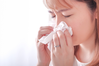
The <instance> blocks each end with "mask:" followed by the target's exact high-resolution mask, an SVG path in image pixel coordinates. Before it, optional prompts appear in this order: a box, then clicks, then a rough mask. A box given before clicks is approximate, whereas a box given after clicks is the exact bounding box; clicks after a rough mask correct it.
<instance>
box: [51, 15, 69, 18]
mask: <svg viewBox="0 0 99 66" xmlns="http://www.w3.org/2000/svg"><path fill="white" fill-rule="evenodd" d="M70 16H71V15H68V16H64V17H66V18H68V17H70ZM55 17H56V16H52V17H51V18H55Z"/></svg>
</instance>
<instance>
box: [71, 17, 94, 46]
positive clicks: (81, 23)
mask: <svg viewBox="0 0 99 66" xmlns="http://www.w3.org/2000/svg"><path fill="white" fill-rule="evenodd" d="M71 27H72V30H73V37H72V39H73V44H74V45H78V44H80V43H82V42H84V41H86V40H87V39H88V38H89V37H90V36H91V34H92V32H93V30H94V24H93V23H92V21H91V19H90V18H88V17H83V18H82V19H77V20H73V23H72V24H71Z"/></svg>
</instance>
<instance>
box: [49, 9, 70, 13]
mask: <svg viewBox="0 0 99 66" xmlns="http://www.w3.org/2000/svg"><path fill="white" fill-rule="evenodd" d="M68 10H70V9H62V10H59V11H57V12H58V13H59V12H63V11H68ZM48 12H49V13H53V12H52V11H48Z"/></svg>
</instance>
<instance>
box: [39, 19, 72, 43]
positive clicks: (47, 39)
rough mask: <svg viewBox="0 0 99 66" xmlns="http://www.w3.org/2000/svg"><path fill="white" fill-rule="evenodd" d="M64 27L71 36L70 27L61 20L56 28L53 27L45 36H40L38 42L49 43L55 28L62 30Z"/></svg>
mask: <svg viewBox="0 0 99 66" xmlns="http://www.w3.org/2000/svg"><path fill="white" fill-rule="evenodd" d="M66 29H67V30H68V31H69V33H70V35H71V36H72V35H73V32H72V28H71V27H68V25H67V24H66V23H65V22H64V21H61V22H60V24H59V25H58V26H57V27H56V28H54V31H52V32H51V33H50V34H49V35H47V36H43V37H41V39H40V40H39V42H41V43H43V44H47V43H49V42H50V41H51V40H52V39H53V34H54V33H55V32H56V31H57V30H61V31H62V32H64V31H65V30H66Z"/></svg>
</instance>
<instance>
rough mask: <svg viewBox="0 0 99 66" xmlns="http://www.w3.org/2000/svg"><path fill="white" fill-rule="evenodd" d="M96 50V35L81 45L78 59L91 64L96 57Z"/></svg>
mask: <svg viewBox="0 0 99 66" xmlns="http://www.w3.org/2000/svg"><path fill="white" fill-rule="evenodd" d="M94 50H95V33H94V34H93V35H92V36H91V37H90V38H89V39H88V40H87V41H86V42H84V43H81V44H80V45H79V49H78V51H77V53H76V57H77V58H78V60H79V61H81V62H89V61H90V60H92V58H93V56H94Z"/></svg>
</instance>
